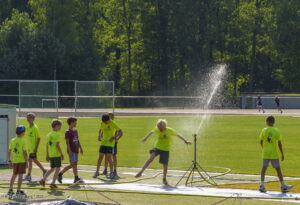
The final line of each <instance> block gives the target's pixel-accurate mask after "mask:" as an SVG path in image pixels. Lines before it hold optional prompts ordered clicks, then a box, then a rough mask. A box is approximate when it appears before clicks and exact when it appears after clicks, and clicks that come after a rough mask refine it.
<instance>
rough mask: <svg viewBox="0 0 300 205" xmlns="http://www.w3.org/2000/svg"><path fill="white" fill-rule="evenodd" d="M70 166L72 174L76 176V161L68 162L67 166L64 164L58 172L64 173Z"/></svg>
mask: <svg viewBox="0 0 300 205" xmlns="http://www.w3.org/2000/svg"><path fill="white" fill-rule="evenodd" d="M71 168H73V173H74V176H78V170H77V162H70V164H69V165H68V166H66V167H65V168H63V170H62V171H61V172H60V173H61V174H64V173H65V172H67V171H68V170H69V169H71Z"/></svg>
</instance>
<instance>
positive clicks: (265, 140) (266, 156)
mask: <svg viewBox="0 0 300 205" xmlns="http://www.w3.org/2000/svg"><path fill="white" fill-rule="evenodd" d="M274 124H275V118H274V117H273V116H269V117H267V119H266V125H267V127H266V128H264V129H263V130H262V131H261V133H260V136H259V139H260V145H261V147H262V158H263V160H262V169H261V184H260V187H259V191H260V192H263V193H265V192H267V190H266V188H265V183H264V181H265V174H266V171H267V168H268V166H269V163H270V162H271V164H272V166H273V168H274V169H276V172H277V175H278V178H279V181H280V184H281V191H282V192H284V193H285V192H287V191H288V190H290V189H291V188H293V186H290V185H287V184H285V183H284V180H283V175H282V172H281V168H280V162H279V150H280V153H281V161H283V160H284V153H283V148H282V143H281V141H282V136H281V133H280V131H279V129H278V128H275V127H274ZM278 148H279V150H278Z"/></svg>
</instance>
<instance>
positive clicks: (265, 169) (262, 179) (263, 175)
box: [260, 166, 268, 186]
mask: <svg viewBox="0 0 300 205" xmlns="http://www.w3.org/2000/svg"><path fill="white" fill-rule="evenodd" d="M267 169H268V167H265V166H263V167H262V168H261V173H260V178H261V184H260V185H261V186H265V184H264V183H265V175H266V171H267Z"/></svg>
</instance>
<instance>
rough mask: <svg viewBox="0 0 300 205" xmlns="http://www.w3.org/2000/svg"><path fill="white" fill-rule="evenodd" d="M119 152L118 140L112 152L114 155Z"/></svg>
mask: <svg viewBox="0 0 300 205" xmlns="http://www.w3.org/2000/svg"><path fill="white" fill-rule="evenodd" d="M117 153H118V143H117V142H116V143H115V147H114V149H113V153H112V154H113V155H117Z"/></svg>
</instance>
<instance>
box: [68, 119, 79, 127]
mask: <svg viewBox="0 0 300 205" xmlns="http://www.w3.org/2000/svg"><path fill="white" fill-rule="evenodd" d="M67 123H68V125H69V127H76V125H77V119H76V118H75V117H69V118H68V120H67Z"/></svg>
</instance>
